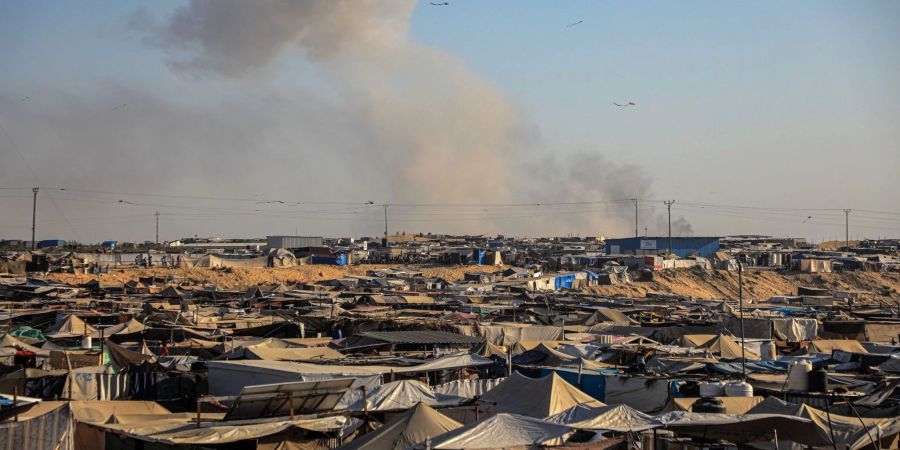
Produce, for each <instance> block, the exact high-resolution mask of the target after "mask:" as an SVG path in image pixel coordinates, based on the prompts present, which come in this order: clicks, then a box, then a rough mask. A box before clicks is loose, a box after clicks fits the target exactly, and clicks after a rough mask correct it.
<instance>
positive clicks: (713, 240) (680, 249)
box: [606, 237, 719, 258]
mask: <svg viewBox="0 0 900 450" xmlns="http://www.w3.org/2000/svg"><path fill="white" fill-rule="evenodd" d="M668 249H669V238H668V237H632V238H624V239H607V240H606V254H607V255H623V254H625V255H658V254H661V253H665V252H666V251H668ZM718 250H719V238H717V237H672V253H674V254H676V255H678V256H680V257H682V258H684V257H686V256H704V257H706V256H711V255H712V254H713V253H715V252H716V251H718Z"/></svg>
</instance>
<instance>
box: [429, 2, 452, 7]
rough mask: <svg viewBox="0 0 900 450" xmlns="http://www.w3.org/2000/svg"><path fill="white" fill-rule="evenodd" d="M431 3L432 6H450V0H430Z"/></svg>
mask: <svg viewBox="0 0 900 450" xmlns="http://www.w3.org/2000/svg"><path fill="white" fill-rule="evenodd" d="M429 4H430V5H431V6H450V3H448V2H443V3H435V2H430V3H429Z"/></svg>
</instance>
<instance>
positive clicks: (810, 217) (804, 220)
mask: <svg viewBox="0 0 900 450" xmlns="http://www.w3.org/2000/svg"><path fill="white" fill-rule="evenodd" d="M809 219H812V216H806V218H805V219H803V223H806V221H807V220H809Z"/></svg>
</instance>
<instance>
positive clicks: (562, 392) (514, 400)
mask: <svg viewBox="0 0 900 450" xmlns="http://www.w3.org/2000/svg"><path fill="white" fill-rule="evenodd" d="M480 401H481V402H483V403H485V404H487V405H488V406H487V407H486V408H485V409H486V410H487V411H490V412H496V413H501V412H502V413H512V414H523V415H526V416H531V417H540V418H544V417H548V416H552V415H554V414H558V413H560V412H562V411H565V410H567V409H569V408H571V407H573V406H575V405H578V404H585V405H590V406H597V407H599V406H604V404H603V403H601V402H600V401H599V400H596V399H594V398H593V397H591V396H590V395H587V394H585V393H584V392H581V391H580V390H578V388H576V387H575V386H572V385H571V384H569V383H567V382H566V381H565V380H563V379H562V378H561V377H560V376H559V375H557V374H556V373H552V374H550V375H548V376H545V377H542V378H528V377H526V376H525V375H522V374H520V373H518V372H515V373H513V374H512V376H510V377H509V378H507V379H506V380H504V381H503V382H502V383H500V384H499V385H497V387H495V388H493V389H491V390H490V391H488V392H487V394H485V395H484V396H483V397H482V398H481V399H480Z"/></svg>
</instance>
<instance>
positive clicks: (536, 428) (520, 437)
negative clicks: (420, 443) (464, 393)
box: [431, 413, 575, 449]
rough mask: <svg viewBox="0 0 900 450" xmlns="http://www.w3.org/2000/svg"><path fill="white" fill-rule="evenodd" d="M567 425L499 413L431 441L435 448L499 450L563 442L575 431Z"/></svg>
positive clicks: (432, 446)
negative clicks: (500, 449)
mask: <svg viewBox="0 0 900 450" xmlns="http://www.w3.org/2000/svg"><path fill="white" fill-rule="evenodd" d="M574 431H575V430H574V429H573V428H571V427H568V426H566V425H560V424H556V423H550V422H546V421H543V420H540V419H536V418H534V417H527V416H520V415H516V414H505V413H501V414H497V415H494V416H491V417H488V418H486V419H483V420H480V421H478V422H472V423H470V424H468V425H464V426H462V427H459V428H457V429H455V430H452V431H448V432H447V433H444V434H442V435H440V436H438V437H435V438H434V439H432V440H431V448H435V449H496V448H513V447H525V446H533V445H544V446H552V445H560V444H562V443H563V442H565V441H566V439H567V438H568V437H569V436H571V435H572V433H574Z"/></svg>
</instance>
